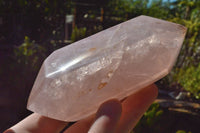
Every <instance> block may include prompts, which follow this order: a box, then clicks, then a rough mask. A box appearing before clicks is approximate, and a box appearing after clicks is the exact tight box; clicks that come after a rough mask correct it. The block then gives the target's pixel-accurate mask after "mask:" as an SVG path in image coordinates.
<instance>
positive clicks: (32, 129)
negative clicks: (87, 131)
mask: <svg viewBox="0 0 200 133" xmlns="http://www.w3.org/2000/svg"><path fill="white" fill-rule="evenodd" d="M66 125H67V122H63V121H58V120H55V119H51V118H48V117H44V116H41V115H39V114H36V113H33V114H31V115H30V116H28V117H27V118H25V119H24V120H22V121H21V122H19V123H18V124H16V125H15V126H13V127H11V128H10V129H9V130H7V131H5V132H4V133H59V132H60V131H61V130H62V129H63V128H64V127H65V126H66Z"/></svg>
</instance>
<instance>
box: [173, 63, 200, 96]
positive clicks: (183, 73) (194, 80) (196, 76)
mask: <svg viewBox="0 0 200 133" xmlns="http://www.w3.org/2000/svg"><path fill="white" fill-rule="evenodd" d="M176 78H177V81H178V82H179V83H180V84H181V86H182V87H183V88H185V89H186V90H187V91H189V92H191V93H192V95H193V96H194V97H195V98H196V99H200V64H199V65H198V66H197V67H195V66H190V67H188V68H186V69H180V70H179V73H178V74H177V75H176Z"/></svg>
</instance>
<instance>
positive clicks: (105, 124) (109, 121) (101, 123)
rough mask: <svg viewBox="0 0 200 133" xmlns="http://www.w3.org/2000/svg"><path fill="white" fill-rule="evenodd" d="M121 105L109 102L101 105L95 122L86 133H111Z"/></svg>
mask: <svg viewBox="0 0 200 133" xmlns="http://www.w3.org/2000/svg"><path fill="white" fill-rule="evenodd" d="M121 111H122V108H121V103H120V102H119V101H118V100H109V101H107V102H105V103H103V104H102V105H101V106H100V108H99V110H98V111H97V114H96V120H95V122H94V123H93V125H92V126H91V128H90V130H89V132H88V133H113V132H114V130H115V128H116V125H117V123H118V121H119V119H120V116H121Z"/></svg>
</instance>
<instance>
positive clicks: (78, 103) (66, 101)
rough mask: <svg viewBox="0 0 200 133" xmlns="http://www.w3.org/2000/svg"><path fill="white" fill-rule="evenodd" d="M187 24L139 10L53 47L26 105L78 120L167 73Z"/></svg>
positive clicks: (57, 115) (52, 115)
mask: <svg viewBox="0 0 200 133" xmlns="http://www.w3.org/2000/svg"><path fill="white" fill-rule="evenodd" d="M185 33H186V28H185V27H183V26H181V25H178V24H175V23H171V22H167V21H163V20H159V19H155V18H151V17H147V16H139V17H136V18H134V19H131V20H129V21H126V22H124V23H121V24H119V25H116V26H114V27H112V28H109V29H107V30H104V31H102V32H99V33H97V34H95V35H93V36H90V37H88V38H85V39H83V40H81V41H78V42H75V43H73V44H71V45H69V46H66V47H63V48H61V49H58V50H56V51H55V52H53V53H52V54H51V55H50V56H49V57H48V58H47V59H46V60H45V61H44V63H43V65H42V67H41V70H40V72H39V74H38V76H37V79H36V81H35V84H34V86H33V89H32V92H31V95H30V97H29V101H28V109H29V110H31V111H33V112H36V113H39V114H41V115H44V116H47V117H51V118H54V119H58V120H63V121H77V120H80V119H82V118H85V117H87V116H89V115H91V114H93V113H95V112H96V111H97V108H98V107H99V105H100V104H101V103H102V102H104V101H107V100H108V99H111V98H117V99H119V100H121V99H123V98H125V97H127V96H128V95H130V94H132V93H134V92H136V91H138V90H139V89H142V88H143V87H145V86H147V85H149V84H152V83H153V82H155V81H157V80H158V79H160V78H162V77H164V76H165V75H167V74H168V72H169V71H170V69H171V68H172V66H173V64H174V62H175V61H176V58H177V56H178V53H179V50H180V48H181V45H182V42H183V40H184V36H185Z"/></svg>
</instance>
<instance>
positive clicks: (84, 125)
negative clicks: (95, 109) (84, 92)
mask: <svg viewBox="0 0 200 133" xmlns="http://www.w3.org/2000/svg"><path fill="white" fill-rule="evenodd" d="M94 118H95V116H94V115H92V116H90V117H88V118H86V119H83V120H80V121H78V122H76V123H75V124H73V125H72V126H70V127H69V128H68V129H67V130H65V132H64V133H87V132H88V130H89V129H90V127H91V125H92V123H93V121H94Z"/></svg>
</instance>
